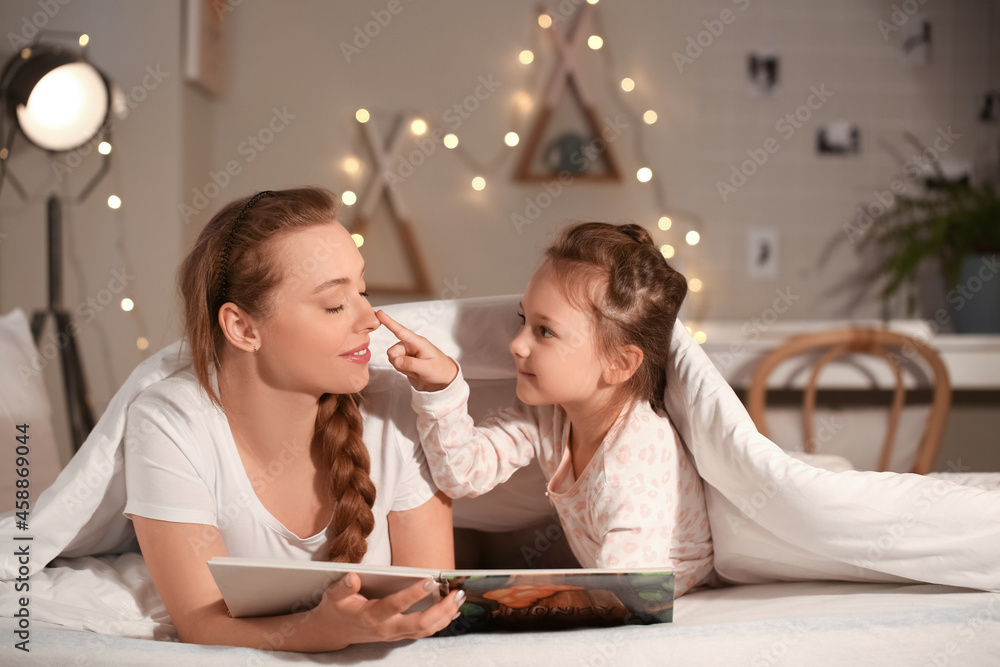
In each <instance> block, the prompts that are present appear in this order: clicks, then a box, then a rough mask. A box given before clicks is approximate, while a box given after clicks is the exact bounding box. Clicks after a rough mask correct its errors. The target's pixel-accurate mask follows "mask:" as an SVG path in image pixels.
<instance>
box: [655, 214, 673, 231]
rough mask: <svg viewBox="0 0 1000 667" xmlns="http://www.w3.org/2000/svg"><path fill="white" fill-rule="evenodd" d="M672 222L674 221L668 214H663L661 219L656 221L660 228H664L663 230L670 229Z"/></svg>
mask: <svg viewBox="0 0 1000 667" xmlns="http://www.w3.org/2000/svg"><path fill="white" fill-rule="evenodd" d="M672 224H673V221H672V220H671V219H670V218H668V217H667V216H663V217H661V218H660V219H659V220H657V221H656V226H657V227H659V228H660V229H662V230H663V231H667V230H668V229H670V225H672Z"/></svg>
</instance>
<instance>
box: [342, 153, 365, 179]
mask: <svg viewBox="0 0 1000 667" xmlns="http://www.w3.org/2000/svg"><path fill="white" fill-rule="evenodd" d="M344 171H346V172H347V173H348V174H356V173H358V172H359V171H361V160H359V159H358V158H356V157H354V156H353V155H351V156H350V157H346V158H344Z"/></svg>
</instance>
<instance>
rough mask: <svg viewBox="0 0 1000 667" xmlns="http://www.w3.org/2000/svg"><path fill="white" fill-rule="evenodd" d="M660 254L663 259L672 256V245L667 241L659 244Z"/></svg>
mask: <svg viewBox="0 0 1000 667" xmlns="http://www.w3.org/2000/svg"><path fill="white" fill-rule="evenodd" d="M660 254H661V255H663V257H664V258H665V259H670V258H671V257H673V256H674V247H673V246H672V245H670V244H669V243H665V244H663V245H661V246H660Z"/></svg>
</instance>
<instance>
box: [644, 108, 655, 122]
mask: <svg viewBox="0 0 1000 667" xmlns="http://www.w3.org/2000/svg"><path fill="white" fill-rule="evenodd" d="M657 118H658V116H657V115H656V112H655V111H653V110H652V109H650V110H649V111H647V112H646V113H644V114H642V120H643V122H644V123H646V125H652V124H653V123H655V122H656V119H657Z"/></svg>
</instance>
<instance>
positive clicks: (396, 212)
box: [351, 115, 432, 296]
mask: <svg viewBox="0 0 1000 667" xmlns="http://www.w3.org/2000/svg"><path fill="white" fill-rule="evenodd" d="M406 121H407V119H406V118H405V117H404V116H402V115H401V116H400V117H399V119H398V121H397V122H396V127H395V129H394V130H393V133H392V136H390V137H389V141H388V142H387V143H386V142H383V140H382V137H381V135H380V134H379V131H378V126H377V125H376V123H375V119H374V118H369V119H368V121H366V122H364V123H361V131H362V134H364V136H365V138H366V139H367V141H368V145H369V148H370V149H371V153H372V161H373V162H374V170H373V173H372V180H371V183H370V184H369V185H368V187H367V189H366V191H365V196H364V199H362V201H361V205H360V207H359V208H358V214H357V216H356V217H355V218H354V221H353V222H352V223H351V233H352V234H360V235H361V236H362V237H363V236H364V235H365V232H366V231H367V230H368V225H369V224H370V222H371V218H372V215H373V214H374V212H375V207H376V206H378V202H379V200H380V199H381V198H382V195H383V194H385V198H386V201H387V202H388V203H389V213H390V215H392V217H393V218H394V220H395V225H396V228H397V229H398V230H399V235H400V240H401V241H402V244H403V253H404V255H405V257H406V261H407V263H409V265H410V271H411V272H412V276H413V284H412V285H406V284H400V285H394V284H390V283H377V282H373V281H367V285H366V289H367V291H368V292H369V293H371V294H403V295H407V296H427V295H430V293H431V289H432V285H431V277H430V272H429V271H428V269H427V262H426V261H425V259H424V254H423V252H422V251H421V250H420V242H419V241H418V240H417V234H416V232H415V231H414V229H413V224H412V223H411V222H410V218H409V216H408V215H407V214H406V209H405V208H404V207H403V202H402V201H401V200H400V198H399V193H398V192H396V190H395V189H394V188H393V187H392V184H391V183H390V182H389V181H388V179H387V178H386V174H390V173H392V169H391V166H390V165H391V164H392V161H393V159H394V158H395V157H396V156H397V155H398V154H399V150H400V146H401V144H402V140H403V137H404V136H405V132H404V131H403V127H404V126H405V125H406Z"/></svg>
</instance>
